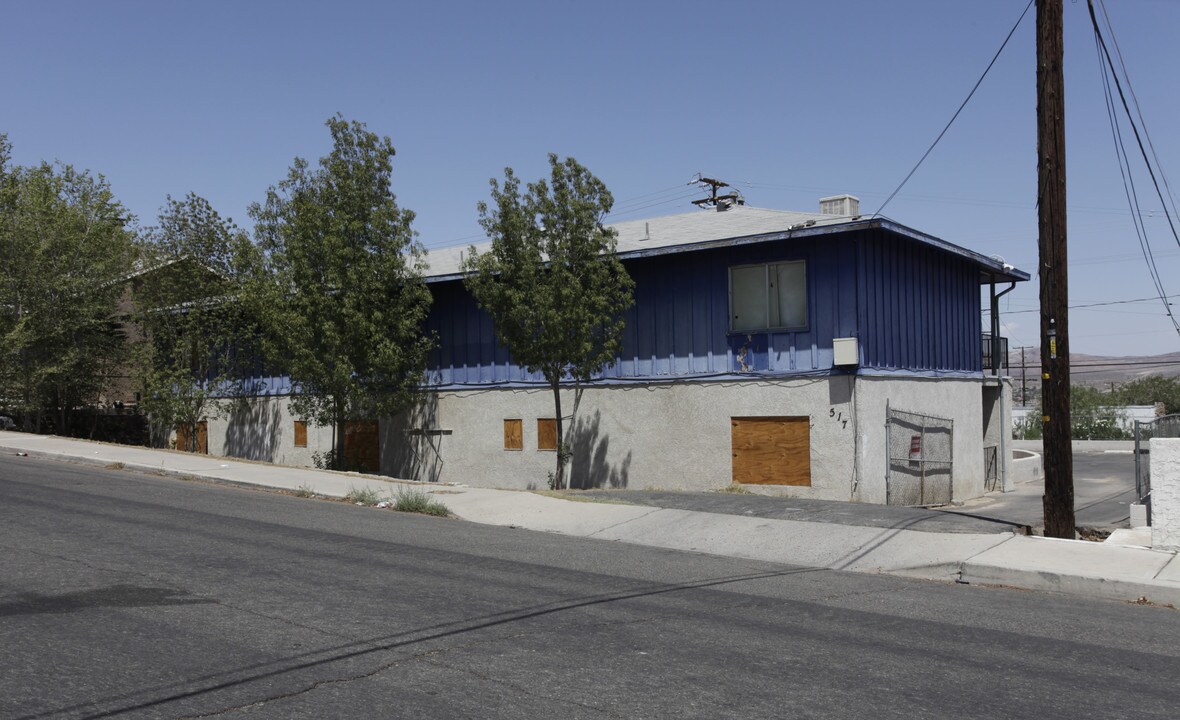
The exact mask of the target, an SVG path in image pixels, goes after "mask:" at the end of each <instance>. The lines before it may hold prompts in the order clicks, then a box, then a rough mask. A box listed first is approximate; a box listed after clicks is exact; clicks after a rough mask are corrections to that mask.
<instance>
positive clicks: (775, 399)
mask: <svg viewBox="0 0 1180 720" xmlns="http://www.w3.org/2000/svg"><path fill="white" fill-rule="evenodd" d="M849 388H850V380H849V378H848V377H834V378H829V377H822V378H807V379H799V380H790V381H736V382H713V383H700V382H698V383H663V384H636V385H613V386H595V387H589V388H586V389H585V390H584V391H583V393H582V397H581V400H580V401H579V403H578V408H577V415H576V416H575V417H574V419H573V421H572V423H571V422H570V421H568V420H567V423H566V425H565V427H566V429H567V433H568V436H569V437H568V438H567V439H568V440H569V443H570V446H571V449H572V451H573V457H572V459H571V466H570V473H571V475H570V477H571V479H572V481H573V485H574V486H575V487H627V488H634V489H652V488H663V489H684V490H709V489H716V488H721V487H725V486H727V485H729V484H730V482H731V481H732V471H731V465H730V456H731V448H730V437H731V428H730V418H731V417H735V416H766V415H787V416H807V417H809V418H810V419H811V431H810V432H811V471H812V487H810V488H805V487H798V488H796V487H792V488H790V490H791V492H792V494H794V495H798V496H801V497H825V498H836V499H842V500H847V499H848V498H849V496H850V492H851V486H852V478H853V462H852V461H853V452H852V448H853V445H854V434H855V430H854V429H853V423H852V422H848V423H844V422H843V421H844V420H848V419H850V417H851V416H850V411H849V405H850V403H851V394H850V392H849ZM574 401H575V398H574V392H573V391H572V390H565V391H563V393H562V410H563V413H564V414H566V417H567V418H568V417H569V414H570V413H571V412H572V410H573V407H574ZM423 408H424V409H419V410H416V411H415V412H413V413H411V418H412V419H410V420H407V419H406V418H399V419H397V420H396V421H394V422H390V423H388V424H387V425H386V427H385V429H384V431H383V445H384V446H385V448H386V449H385V451H384V452H383V454H382V471H383V472H387V473H389V474H392V475H413V476H414V477H416V478H420V479H423V480H425V479H438V480H442V481H449V482H459V483H465V484H469V485H479V486H487V487H506V488H530V487H540V488H544V487H545V486H546V484H547V482H548V473H549V472H551V471H552V470H553V469H554V465H555V462H556V458H555V456H554V453H553V451H545V450H538V449H537V419H538V418H552V417H553V395H552V393H551V392H550V391H549V390H548V389H539V388H538V389H532V388H529V389H488V390H478V391H466V392H464V391H459V392H442V393H437V394H431V395H430V396H428V397H427V398H426V399H425V401H424V402H423ZM837 417H839V418H840V420H837V419H836V418H837ZM510 418H519V419H521V420H522V421H523V423H522V424H523V428H524V449H523V450H505V449H504V442H503V437H504V436H503V423H504V420H505V419H510ZM424 420H425V421H427V422H434V423H436V425H435V426H434V429H436V430H441V431H442V432H444V433H446V434H435V435H432V436H424V435H419V434H414V435H407V430H410V431H419V432H420V431H421V430H422V429H423V428H424V427H425V428H427V429H430V426H428V425H423V424H421V423H422V422H423V421H424ZM427 437H428V438H430V441H429V443H428V442H427V440H426V439H425V438H427ZM403 438H405V439H403ZM399 443H400V444H401V445H402V446H411V447H413V449H412V450H409V451H400V452H399V451H398V450H397V448H398V446H399ZM428 445H429V446H428ZM773 488H774V489H775V490H782V489H784V488H783V486H773Z"/></svg>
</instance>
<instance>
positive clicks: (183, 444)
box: [176, 420, 209, 455]
mask: <svg viewBox="0 0 1180 720" xmlns="http://www.w3.org/2000/svg"><path fill="white" fill-rule="evenodd" d="M191 429H192V426H191V425H181V426H180V427H178V428H176V449H177V450H183V451H185V452H188V451H189V437H190V436H191V432H190V431H191ZM196 451H197V452H199V453H201V454H202V455H208V454H209V423H208V422H207V421H205V420H202V421H201V422H199V423H197V450H196Z"/></svg>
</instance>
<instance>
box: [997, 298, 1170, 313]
mask: <svg viewBox="0 0 1180 720" xmlns="http://www.w3.org/2000/svg"><path fill="white" fill-rule="evenodd" d="M1164 297H1165V298H1168V299H1170V298H1176V297H1180V295H1165V296H1164ZM1159 299H1160V298H1159V297H1158V296H1157V297H1148V298H1134V299H1132V300H1107V301H1105V302H1093V303H1082V304H1080V305H1070V306H1069V309H1070V310H1078V309H1081V308H1093V307H1105V306H1107V305H1129V304H1131V303H1141V302H1155V301H1156V300H1159ZM983 312H985V313H988V312H991V310H987V309H985V310H984V311H983ZM1034 312H1040V309H1039V308H1034V309H1032V310H1007V311H1005V312H1004V314H1005V315H1020V314H1021V313H1034Z"/></svg>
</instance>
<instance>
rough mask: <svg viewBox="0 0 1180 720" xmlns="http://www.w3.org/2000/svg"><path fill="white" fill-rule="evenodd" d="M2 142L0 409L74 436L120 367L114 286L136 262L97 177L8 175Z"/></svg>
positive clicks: (56, 172)
mask: <svg viewBox="0 0 1180 720" xmlns="http://www.w3.org/2000/svg"><path fill="white" fill-rule="evenodd" d="M10 157H11V145H10V144H9V143H8V140H7V137H6V136H3V135H0V403H2V404H4V405H5V406H7V408H8V409H9V410H11V411H15V412H16V413H18V414H20V415H22V416H23V418H24V427H25V429H26V430H36V431H41V430H42V429H43V428H44V426H45V424H46V422H47V421H48V422H49V423H50V424H51V425H52V426H53V428H54V430H55V431H56V432H58V433H62V434H68V433H70V432H73V431H74V430H75V428H74V425H75V422H74V419H75V415H76V413H77V411H78V410H79V409H80V408H84V407H87V406H92V405H94V404H95V403H96V402H97V401H98V399H99V396H100V394H101V393H102V391H103V389H104V388H106V387H108V386H109V385H110V384H111V383H112V379H113V376H114V375H116V374H118V372H120V369H121V368H122V366H123V362H124V360H125V343H124V341H123V337H122V334H121V331H120V325H119V322H118V321H117V313H118V302H119V299H120V295H121V293H122V286H121V284H120V283H119V282H118V280H119V278H120V277H122V276H124V275H125V273H126V272H127V270H128V268H129V267H130V263H131V260H132V257H133V254H134V250H133V242H132V236H131V233H129V232H128V231H127V229H126V227H125V225H126V223H127V218H126V217H125V216H126V214H127V213H126V211H125V210H124V208H123V206H122V205H120V204H119V203H118V202H117V201H116V200H115V199H114V196H113V194H112V193H111V190H110V186H109V185H108V184H107V182H106V180H105V179H103V178H102V176H92V175H90V174H89V173H88V172H84V171H78V170H75V169H74V168H73V167H71V166H69V165H63V164H50V163H41V164H40V165H36V166H32V167H10V166H9V160H10Z"/></svg>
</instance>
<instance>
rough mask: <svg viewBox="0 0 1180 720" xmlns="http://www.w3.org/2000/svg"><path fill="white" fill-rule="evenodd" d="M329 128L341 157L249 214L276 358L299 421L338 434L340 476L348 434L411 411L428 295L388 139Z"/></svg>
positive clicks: (305, 173)
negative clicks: (397, 194)
mask: <svg viewBox="0 0 1180 720" xmlns="http://www.w3.org/2000/svg"><path fill="white" fill-rule="evenodd" d="M327 126H328V129H329V130H330V131H331V133H332V141H333V148H332V152H331V153H330V154H328V155H327V156H325V157H323V158H321V159H320V161H319V167H318V168H315V169H312V168H311V167H310V166H309V164H308V162H307V161H306V160H303V159H301V158H296V160H295V163H294V165H293V166H292V167H291V170H290V172H289V173H288V175H287V178H286V180H284V181H283V182H281V183H279V185H278V186H277V187H275V188H271V189H270V190H269V192H268V193H267V198H266V202H265V203H262V204H257V203H256V204H254V205H253V206H252V207H251V208H250V214H251V216H252V217H253V218H254V220H255V221H256V223H257V229H256V232H257V236H258V240H259V242H260V245H261V247H262V250H263V253H264V267H265V272H266V275H265V279H266V284H265V285H264V286H263V287H262V291H261V292H260V293H259V295H258V296H259V297H260V298H262V302H261V305H260V306H261V307H262V308H263V310H264V312H265V319H266V325H267V327H268V329H269V332H268V333H267V338H268V348H269V352H268V353H267V354H268V356H269V357H271V358H272V359H273V360H274V361H276V362H277V363H279V364H280V366H281V369H283V370H285V371H286V372H287V373H288V374H289V375H290V378H291V381H292V384H293V387H294V393H293V396H292V409H293V411H294V413H295V414H296V415H297V416H298V417H300V418H301V419H304V420H307V421H309V422H312V423H314V424H317V425H331V426H332V427H333V428H334V431H335V452H334V456H333V459H332V460H333V462H332V464H333V466H334V467H337V468H340V467H343V464H344V462H345V458H344V426H345V423H346V422H347V421H349V420H354V419H365V418H373V417H377V416H380V415H383V414H388V413H392V412H396V411H398V410H400V409H402V408H404V407H405V406H406V404H407V403H408V402H409V401H410V399H411V398H412V395H413V391H414V390H415V389H416V388H417V387H418V384H419V383H420V382H421V380H422V377H423V373H424V371H425V364H426V353H427V351H428V349H429V347H430V342H429V340H428V338H427V337H426V336H425V335H424V330H423V326H424V321H425V318H426V313H427V311H428V310H429V306H430V292H429V290H428V289H427V288H426V286H425V284H424V283H423V281H422V272H423V270H424V269H425V261H424V251H423V249H422V247H421V244H420V243H418V241H417V240H416V237H415V236H416V234H415V233H414V231H413V230H412V229H411V222H412V221H413V219H414V214H413V213H412V212H410V211H409V210H406V209H402V208H399V207H398V205H397V202H396V200H395V198H394V195H393V192H392V191H391V189H390V187H391V175H392V159H393V156H394V149H393V145H392V143H391V142H390V140H389V138H388V137H379V136H378V135H376V134H374V133H372V132H369V131H368V130H367V129H366V128H365V125H364V124H363V123H359V122H355V121H352V122H349V121H346V120H344V119H343V118H341V117H339V116H337V117H334V118H332V119H330V120H328V122H327Z"/></svg>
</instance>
